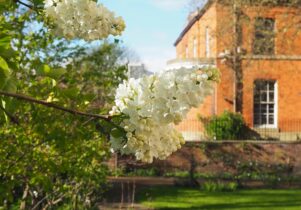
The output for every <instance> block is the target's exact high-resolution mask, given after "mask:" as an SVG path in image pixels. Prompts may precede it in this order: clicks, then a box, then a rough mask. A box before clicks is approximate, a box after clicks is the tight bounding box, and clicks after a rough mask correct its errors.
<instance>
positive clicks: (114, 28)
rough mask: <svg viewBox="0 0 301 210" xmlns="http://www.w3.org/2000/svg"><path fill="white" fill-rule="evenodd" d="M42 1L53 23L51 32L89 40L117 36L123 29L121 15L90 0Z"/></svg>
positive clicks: (123, 24) (69, 37)
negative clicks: (116, 15)
mask: <svg viewBox="0 0 301 210" xmlns="http://www.w3.org/2000/svg"><path fill="white" fill-rule="evenodd" d="M44 3H45V6H44V9H45V13H46V16H47V17H49V18H50V19H51V20H52V22H53V23H54V28H53V29H52V30H53V33H54V34H56V35H58V36H63V37H66V38H68V39H74V38H80V39H85V40H88V41H90V40H97V39H103V38H107V37H108V36H109V35H113V36H118V35H120V34H121V32H122V31H123V30H124V29H125V23H124V21H123V19H122V18H121V17H115V15H114V13H113V12H111V11H109V10H108V9H107V8H106V7H104V6H103V5H102V4H97V3H96V2H94V1H92V0H45V1H44Z"/></svg>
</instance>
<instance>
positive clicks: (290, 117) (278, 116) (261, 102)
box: [169, 1, 301, 140]
mask: <svg viewBox="0 0 301 210" xmlns="http://www.w3.org/2000/svg"><path fill="white" fill-rule="evenodd" d="M222 2H223V1H209V2H208V3H207V4H206V5H205V6H204V8H203V9H202V10H200V11H199V12H198V14H196V15H195V17H194V18H192V19H191V20H190V21H189V23H188V25H187V26H186V27H185V29H184V30H183V32H182V33H181V34H180V36H179V38H178V39H177V41H176V42H175V46H176V52H177V58H176V59H175V60H173V61H170V62H169V63H176V62H181V61H185V60H193V61H195V62H197V61H199V62H201V63H206V61H208V62H209V61H210V65H211V66H213V67H217V68H218V69H219V70H220V73H221V81H220V83H218V84H217V85H216V87H215V90H214V93H213V95H211V96H209V97H208V98H207V99H206V101H205V103H204V104H203V105H202V106H200V107H199V108H197V109H194V110H192V111H191V112H190V113H189V115H188V118H187V120H185V121H184V122H183V123H182V124H180V125H179V126H178V129H179V130H181V131H182V132H183V134H184V136H185V138H186V139H187V140H202V139H204V136H203V128H202V123H201V122H200V121H199V119H198V116H203V117H206V116H212V115H219V114H221V113H223V112H224V111H225V110H229V111H236V106H237V102H236V100H235V98H236V94H237V92H236V91H237V89H236V88H237V86H236V85H235V84H236V83H235V79H236V78H237V77H236V76H235V73H234V70H233V67H232V66H231V64H229V63H231V62H232V57H231V55H233V51H234V50H233V49H236V50H237V52H235V53H236V54H239V56H240V57H239V58H240V60H239V62H240V66H241V72H242V78H241V79H242V84H243V85H242V88H241V91H242V111H241V112H242V115H243V117H244V119H245V121H246V123H247V124H248V126H249V127H250V128H254V129H255V130H258V131H259V132H260V129H263V128H264V129H267V128H268V129H270V130H271V131H272V132H273V133H274V134H276V136H277V138H279V139H281V140H296V139H299V138H301V135H300V134H301V81H300V80H301V9H300V8H299V7H298V6H288V5H265V6H258V5H251V4H242V5H240V7H239V9H240V10H239V12H240V13H239V15H240V16H239V17H240V18H239V22H238V24H239V30H235V28H234V24H237V22H235V21H237V19H235V17H236V16H234V14H233V5H230V4H228V5H227V4H224V3H222ZM236 15H237V14H236ZM258 28H260V29H262V30H258ZM238 36H239V37H238ZM237 37H238V38H237ZM267 38H269V39H267ZM265 39H266V40H265ZM237 40H238V41H239V42H236V41H237ZM283 133H285V134H287V133H290V134H291V136H289V139H285V138H287V137H285V138H284V137H282V134H283ZM286 136H287V135H286Z"/></svg>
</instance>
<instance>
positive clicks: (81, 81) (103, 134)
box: [0, 0, 127, 209]
mask: <svg viewBox="0 0 301 210" xmlns="http://www.w3.org/2000/svg"><path fill="white" fill-rule="evenodd" d="M16 2H17V3H15V2H13V1H5V2H0V11H1V15H0V93H1V94H0V95H1V96H0V127H1V129H0V138H1V141H0V162H1V164H0V207H2V208H4V209H10V208H13V207H16V208H17V207H18V208H20V209H50V208H56V209H59V208H62V209H67V208H71V209H85V208H87V209H88V208H90V207H92V206H93V204H94V203H95V202H96V201H97V200H98V199H99V197H100V196H101V194H102V192H103V190H104V188H105V178H106V175H107V167H106V165H105V160H106V159H107V158H108V156H109V149H108V148H109V146H108V143H107V132H109V131H110V128H111V127H112V126H113V125H112V124H113V122H112V121H108V120H107V118H106V117H105V116H104V117H101V116H102V115H100V114H102V113H106V112H107V111H108V110H109V109H110V107H111V105H112V93H113V92H114V89H115V87H116V86H117V84H118V83H119V82H121V81H122V80H123V79H125V73H126V71H127V66H126V62H125V61H126V59H125V54H124V49H123V48H121V47H120V44H118V43H114V42H101V43H99V44H97V43H91V44H88V43H85V42H83V41H80V40H75V41H67V40H64V39H57V38H55V37H53V36H52V35H51V34H50V33H49V30H48V28H47V26H46V25H45V19H44V18H43V15H41V14H39V13H36V12H34V11H33V10H32V9H30V8H40V7H41V6H42V1H36V0H35V1H28V2H27V1H26V2H19V1H16ZM24 4H28V5H29V6H24ZM28 7H30V8H28ZM25 95H28V96H30V97H28V96H25ZM11 96H13V97H11ZM20 99H22V100H20ZM24 100H25V101H26V103H24ZM39 103H40V105H38V104H39ZM41 104H42V105H43V106H42V105H41ZM50 107H54V108H59V109H61V110H62V109H66V110H67V111H68V112H69V113H68V112H63V111H60V110H56V109H51V108H50ZM77 110H81V111H84V112H85V113H86V115H84V114H85V113H82V112H78V111H77ZM70 113H71V114H70ZM95 116H99V117H95ZM113 121H114V120H113ZM102 129H103V130H104V131H103V130H102Z"/></svg>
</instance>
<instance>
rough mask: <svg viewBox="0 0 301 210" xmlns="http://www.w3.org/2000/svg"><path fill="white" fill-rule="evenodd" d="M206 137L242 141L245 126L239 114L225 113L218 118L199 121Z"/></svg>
mask: <svg viewBox="0 0 301 210" xmlns="http://www.w3.org/2000/svg"><path fill="white" fill-rule="evenodd" d="M201 120H202V121H203V123H204V126H205V131H206V133H207V135H208V137H210V138H213V139H215V140H238V139H242V138H243V135H244V132H245V131H246V128H247V126H246V125H245V122H244V120H243V118H242V116H241V115H240V114H237V113H232V112H228V111H225V112H224V113H223V114H222V115H220V116H214V117H211V118H209V119H208V118H206V119H204V118H203V119H201Z"/></svg>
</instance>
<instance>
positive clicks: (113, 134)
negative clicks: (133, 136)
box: [111, 128, 125, 138]
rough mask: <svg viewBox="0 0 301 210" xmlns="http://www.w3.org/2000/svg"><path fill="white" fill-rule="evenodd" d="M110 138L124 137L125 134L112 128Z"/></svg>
mask: <svg viewBox="0 0 301 210" xmlns="http://www.w3.org/2000/svg"><path fill="white" fill-rule="evenodd" d="M111 136H113V137H114V138H122V137H125V132H123V131H122V130H121V129H118V128H113V129H112V131H111Z"/></svg>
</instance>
